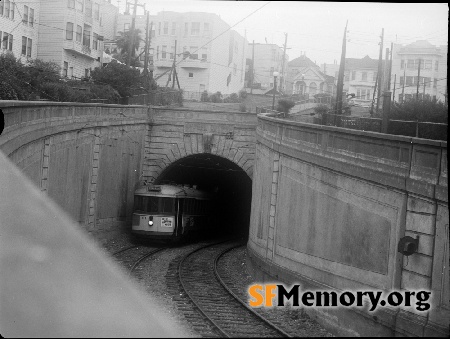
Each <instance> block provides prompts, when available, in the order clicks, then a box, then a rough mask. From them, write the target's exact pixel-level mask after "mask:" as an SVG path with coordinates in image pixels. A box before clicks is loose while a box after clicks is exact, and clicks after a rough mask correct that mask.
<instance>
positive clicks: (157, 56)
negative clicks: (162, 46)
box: [156, 46, 159, 60]
mask: <svg viewBox="0 0 450 339" xmlns="http://www.w3.org/2000/svg"><path fill="white" fill-rule="evenodd" d="M158 59H159V46H156V60H158Z"/></svg>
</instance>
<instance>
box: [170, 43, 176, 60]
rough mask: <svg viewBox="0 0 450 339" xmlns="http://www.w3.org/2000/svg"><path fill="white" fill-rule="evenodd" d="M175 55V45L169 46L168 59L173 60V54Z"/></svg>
mask: <svg viewBox="0 0 450 339" xmlns="http://www.w3.org/2000/svg"><path fill="white" fill-rule="evenodd" d="M174 55H175V46H171V47H170V54H169V59H170V60H173V56H174Z"/></svg>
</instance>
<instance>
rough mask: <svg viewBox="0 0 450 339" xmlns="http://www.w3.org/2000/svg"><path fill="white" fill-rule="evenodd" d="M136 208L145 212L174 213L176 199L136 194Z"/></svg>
mask: <svg viewBox="0 0 450 339" xmlns="http://www.w3.org/2000/svg"><path fill="white" fill-rule="evenodd" d="M134 210H135V211H137V212H145V213H173V212H174V211H175V199H173V198H158V197H145V196H139V195H135V196H134Z"/></svg>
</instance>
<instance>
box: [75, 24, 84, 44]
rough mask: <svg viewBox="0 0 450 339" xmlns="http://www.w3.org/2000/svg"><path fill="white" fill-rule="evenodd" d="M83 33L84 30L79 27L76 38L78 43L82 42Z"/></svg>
mask: <svg viewBox="0 0 450 339" xmlns="http://www.w3.org/2000/svg"><path fill="white" fill-rule="evenodd" d="M82 32H83V28H82V27H81V26H80V25H77V36H76V39H77V42H81V35H82Z"/></svg>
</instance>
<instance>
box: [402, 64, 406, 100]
mask: <svg viewBox="0 0 450 339" xmlns="http://www.w3.org/2000/svg"><path fill="white" fill-rule="evenodd" d="M403 67H404V68H403V88H402V103H403V102H405V82H406V65H403Z"/></svg>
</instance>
